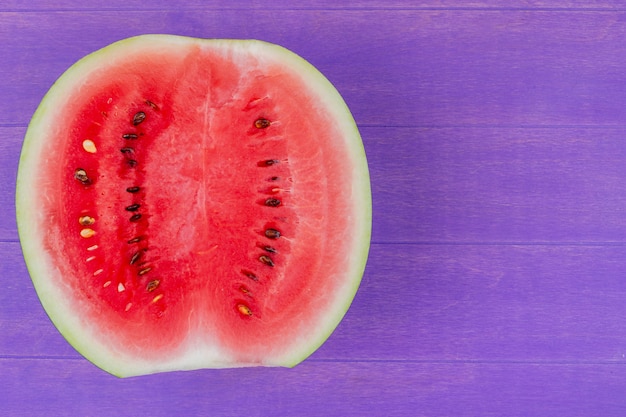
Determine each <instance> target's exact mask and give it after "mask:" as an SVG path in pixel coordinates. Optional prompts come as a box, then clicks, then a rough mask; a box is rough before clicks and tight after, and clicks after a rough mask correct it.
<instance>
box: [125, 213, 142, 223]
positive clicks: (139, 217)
mask: <svg viewBox="0 0 626 417" xmlns="http://www.w3.org/2000/svg"><path fill="white" fill-rule="evenodd" d="M139 219H141V213H137V214H133V215H132V216H130V219H128V220H130V221H131V222H133V223H134V222H138V221H139Z"/></svg>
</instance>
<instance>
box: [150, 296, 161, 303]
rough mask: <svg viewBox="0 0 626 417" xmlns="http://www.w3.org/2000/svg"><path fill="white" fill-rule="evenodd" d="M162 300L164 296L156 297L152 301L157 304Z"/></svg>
mask: <svg viewBox="0 0 626 417" xmlns="http://www.w3.org/2000/svg"><path fill="white" fill-rule="evenodd" d="M162 298H163V294H159V295H157V296H156V297H154V298H153V299H152V302H153V303H156V302H157V301H159V300H160V299H162Z"/></svg>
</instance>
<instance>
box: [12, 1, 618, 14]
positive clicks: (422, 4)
mask: <svg viewBox="0 0 626 417" xmlns="http://www.w3.org/2000/svg"><path fill="white" fill-rule="evenodd" d="M181 9H182V10H198V9H204V10H216V9H217V10H220V9H239V10H315V9H323V10H352V9H375V10H378V9H388V10H389V9H391V10H395V9H405V10H420V9H452V10H458V9H463V10H481V9H495V10H537V9H539V10H545V9H549V10H561V9H566V10H572V9H574V10H590V9H591V10H616V9H618V10H619V9H623V4H622V3H621V2H619V1H615V0H558V1H557V0H530V1H529V0H507V1H503V0H484V1H463V2H461V3H460V2H459V1H458V0H350V1H344V2H339V3H338V2H336V1H332V0H309V1H307V2H298V3H294V2H293V1H288V0H277V1H273V2H271V3H268V4H265V3H263V4H261V3H258V2H253V1H239V2H236V3H234V2H232V1H229V0H186V1H184V2H177V3H176V4H175V5H173V4H172V3H171V2H168V1H167V0H153V1H151V2H150V3H146V2H145V1H141V0H125V1H124V0H111V1H109V2H107V3H106V4H105V3H98V2H93V3H91V2H85V1H80V0H57V1H55V2H54V3H51V2H49V1H46V0H34V1H31V2H28V3H24V2H21V1H19V0H5V1H4V2H3V4H2V5H0V11H38V12H42V11H59V10H122V11H124V10H181Z"/></svg>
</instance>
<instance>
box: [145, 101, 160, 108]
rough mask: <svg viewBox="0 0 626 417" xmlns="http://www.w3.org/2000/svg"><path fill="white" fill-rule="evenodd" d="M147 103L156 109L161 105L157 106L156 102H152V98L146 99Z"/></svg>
mask: <svg viewBox="0 0 626 417" xmlns="http://www.w3.org/2000/svg"><path fill="white" fill-rule="evenodd" d="M146 104H147V105H148V106H150V107H152V108H153V109H154V110H159V106H157V105H156V104H154V103H153V102H151V101H150V100H146Z"/></svg>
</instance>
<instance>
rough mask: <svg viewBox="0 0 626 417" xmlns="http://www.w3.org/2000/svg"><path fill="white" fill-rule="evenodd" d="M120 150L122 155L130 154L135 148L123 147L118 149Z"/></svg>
mask: <svg viewBox="0 0 626 417" xmlns="http://www.w3.org/2000/svg"><path fill="white" fill-rule="evenodd" d="M120 152H122V153H123V154H124V155H130V154H132V153H133V152H135V150H134V149H133V148H128V147H124V148H122V149H120Z"/></svg>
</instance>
